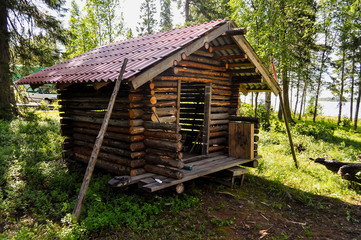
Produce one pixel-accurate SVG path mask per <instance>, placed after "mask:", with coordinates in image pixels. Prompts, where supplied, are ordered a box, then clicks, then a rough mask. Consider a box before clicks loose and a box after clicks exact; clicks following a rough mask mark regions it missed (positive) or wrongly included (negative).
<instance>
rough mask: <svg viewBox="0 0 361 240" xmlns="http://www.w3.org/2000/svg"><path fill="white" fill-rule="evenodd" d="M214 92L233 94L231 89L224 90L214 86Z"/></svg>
mask: <svg viewBox="0 0 361 240" xmlns="http://www.w3.org/2000/svg"><path fill="white" fill-rule="evenodd" d="M212 94H218V95H231V94H232V91H231V90H222V89H217V88H212Z"/></svg>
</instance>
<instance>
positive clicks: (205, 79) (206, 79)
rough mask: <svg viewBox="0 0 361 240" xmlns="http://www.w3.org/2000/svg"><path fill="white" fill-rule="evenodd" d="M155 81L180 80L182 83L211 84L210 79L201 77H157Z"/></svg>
mask: <svg viewBox="0 0 361 240" xmlns="http://www.w3.org/2000/svg"><path fill="white" fill-rule="evenodd" d="M156 79H157V80H174V81H175V80H181V81H184V82H202V83H209V82H212V80H211V79H208V78H201V77H182V76H159V77H157V78H156Z"/></svg>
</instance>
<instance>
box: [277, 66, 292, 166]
mask: <svg viewBox="0 0 361 240" xmlns="http://www.w3.org/2000/svg"><path fill="white" fill-rule="evenodd" d="M271 66H272V72H273V76H274V77H275V79H276V81H277V82H278V79H277V74H276V69H275V66H274V65H273V61H272V60H271ZM279 96H280V103H281V108H282V113H283V116H284V120H285V125H286V129H287V135H288V141H289V142H290V147H291V152H292V157H293V161H294V162H295V166H296V168H298V162H297V158H296V153H295V148H294V146H293V141H292V136H291V131H290V126H289V125H288V117H287V114H286V110H285V105H284V102H283V97H282V93H280V94H279Z"/></svg>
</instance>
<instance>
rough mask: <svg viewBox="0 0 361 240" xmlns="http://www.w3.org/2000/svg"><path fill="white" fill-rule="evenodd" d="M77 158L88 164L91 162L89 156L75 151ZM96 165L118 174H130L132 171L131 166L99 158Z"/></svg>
mask: <svg viewBox="0 0 361 240" xmlns="http://www.w3.org/2000/svg"><path fill="white" fill-rule="evenodd" d="M74 155H75V160H78V161H80V162H82V163H85V164H87V163H88V162H89V158H88V157H87V156H84V155H82V154H79V153H75V154H74ZM95 166H96V167H98V168H101V169H104V170H106V171H108V172H110V173H114V174H116V175H130V172H131V168H130V167H126V166H122V165H119V164H115V163H110V162H106V161H103V160H101V159H97V161H96V163H95Z"/></svg>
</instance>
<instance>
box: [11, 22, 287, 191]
mask: <svg viewBox="0 0 361 240" xmlns="http://www.w3.org/2000/svg"><path fill="white" fill-rule="evenodd" d="M245 33H246V29H242V28H238V27H237V26H236V25H235V23H234V22H233V21H227V20H218V21H211V22H208V23H204V24H198V25H194V26H187V27H183V28H178V29H173V30H169V31H163V32H159V33H154V34H150V35H145V36H140V37H136V38H132V39H127V40H124V41H118V42H113V43H110V44H107V45H104V46H101V47H97V48H95V49H93V50H90V51H88V52H86V53H83V54H81V55H79V56H77V57H74V58H72V59H69V60H66V61H64V62H61V63H59V64H57V65H55V66H52V67H49V68H47V69H44V70H42V71H41V72H37V73H34V74H32V75H30V76H27V77H25V78H23V79H21V80H19V81H18V82H17V84H30V85H31V86H32V87H33V88H35V87H38V86H40V85H42V84H47V83H53V84H55V85H56V87H57V90H58V93H59V95H58V99H59V105H60V108H59V112H60V117H61V134H62V135H63V136H65V140H64V142H63V146H62V147H63V157H64V158H66V159H71V160H75V161H79V162H83V163H87V162H88V161H89V157H90V154H91V152H92V148H93V145H94V142H95V139H96V136H97V134H98V132H99V129H100V127H101V124H102V121H103V118H104V115H105V112H106V109H107V104H108V102H109V98H110V95H111V93H112V89H113V88H114V82H115V81H116V79H117V78H118V75H119V72H120V68H121V66H122V62H123V61H124V59H125V58H127V59H128V65H127V67H126V69H125V73H124V76H123V81H122V83H121V87H120V90H119V93H118V95H117V98H116V101H115V105H114V108H113V112H112V114H111V119H110V121H109V126H108V128H107V131H106V133H105V138H104V141H103V144H102V146H101V149H100V153H99V156H98V160H97V162H96V167H97V168H101V169H104V170H106V171H108V172H110V173H113V174H115V175H127V176H131V178H130V179H131V183H136V182H137V183H138V185H139V186H140V187H141V188H143V189H145V190H148V191H151V192H153V191H156V190H159V189H163V188H166V187H169V186H172V185H178V186H181V185H179V184H181V183H182V182H184V181H188V180H191V179H194V178H197V177H199V176H204V175H208V174H211V173H214V172H217V171H221V170H224V169H228V168H231V167H234V166H239V165H247V166H253V167H256V165H257V158H258V157H259V155H258V151H257V141H258V136H257V134H258V132H259V130H258V129H259V128H260V123H259V119H256V118H251V117H240V116H237V109H238V106H239V101H240V96H241V94H243V95H247V94H248V93H249V92H273V93H274V94H276V95H278V94H279V93H280V91H281V89H280V87H279V85H278V83H277V81H276V80H274V79H273V77H272V76H271V74H270V72H269V71H268V69H267V68H266V67H265V66H264V65H263V64H262V62H261V60H260V59H259V57H258V56H257V54H256V53H255V51H254V50H253V48H252V47H251V46H250V44H249V43H248V41H247V40H246V38H245V37H244V34H245ZM154 178H156V179H158V180H159V179H160V180H161V181H154ZM165 179H166V180H165ZM160 182H161V183H160Z"/></svg>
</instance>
